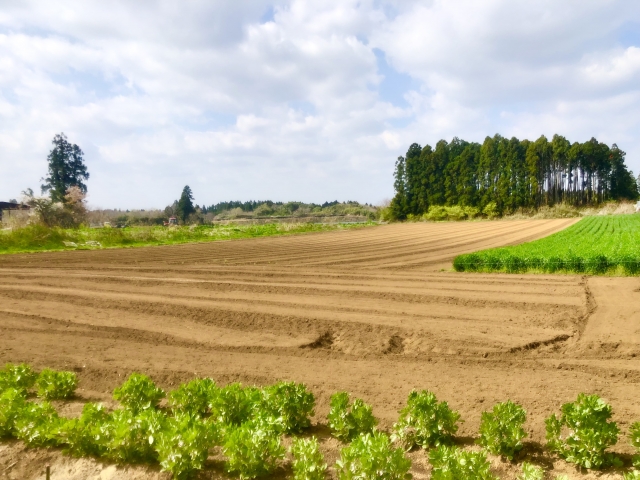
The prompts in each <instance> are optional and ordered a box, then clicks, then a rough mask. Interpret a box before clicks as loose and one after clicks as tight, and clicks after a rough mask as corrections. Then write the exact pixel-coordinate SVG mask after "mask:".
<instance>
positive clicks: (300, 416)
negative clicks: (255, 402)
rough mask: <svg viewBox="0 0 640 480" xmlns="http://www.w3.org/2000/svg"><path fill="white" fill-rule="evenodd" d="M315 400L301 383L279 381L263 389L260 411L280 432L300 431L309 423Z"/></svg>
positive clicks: (307, 426)
mask: <svg viewBox="0 0 640 480" xmlns="http://www.w3.org/2000/svg"><path fill="white" fill-rule="evenodd" d="M315 403H316V400H315V397H314V396H313V393H311V392H309V391H308V390H307V387H306V386H305V385H304V384H302V383H294V382H279V383H276V384H275V385H271V386H269V387H266V388H265V389H264V390H263V396H262V402H261V403H260V411H261V413H262V414H263V415H266V416H268V417H271V418H272V419H273V421H272V422H270V423H271V424H272V425H274V426H275V427H276V429H277V430H278V431H280V432H282V433H293V432H301V431H302V430H304V429H305V428H309V426H310V425H311V419H310V418H309V417H311V416H313V414H314V411H313V408H314V406H315Z"/></svg>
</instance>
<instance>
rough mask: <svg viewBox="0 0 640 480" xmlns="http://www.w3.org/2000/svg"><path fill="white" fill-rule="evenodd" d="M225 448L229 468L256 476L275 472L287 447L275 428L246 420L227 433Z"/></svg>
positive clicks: (228, 469)
mask: <svg viewBox="0 0 640 480" xmlns="http://www.w3.org/2000/svg"><path fill="white" fill-rule="evenodd" d="M225 437H226V438H225V441H224V445H223V452H224V454H225V456H226V457H227V465H226V467H227V471H228V472H229V473H236V474H238V475H239V476H240V478H241V479H248V478H256V477H261V476H264V475H268V474H270V473H271V472H273V471H274V470H275V469H276V468H277V466H278V464H279V462H281V461H282V460H283V459H284V454H285V449H284V447H283V446H282V445H281V444H280V437H279V436H278V435H277V434H275V433H274V432H273V431H270V430H265V429H260V428H255V427H254V426H253V425H250V424H244V425H242V426H240V427H237V428H230V429H228V430H227V432H226V434H225Z"/></svg>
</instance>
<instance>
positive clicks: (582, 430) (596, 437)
mask: <svg viewBox="0 0 640 480" xmlns="http://www.w3.org/2000/svg"><path fill="white" fill-rule="evenodd" d="M610 418H611V406H610V405H608V404H607V403H606V402H605V401H604V400H602V399H601V398H600V397H598V396H597V395H585V394H584V393H581V394H579V395H578V399H577V400H576V401H575V402H571V403H565V404H564V405H563V406H562V416H561V417H560V418H559V419H558V418H557V417H556V415H555V414H553V415H551V416H550V417H549V418H547V419H546V420H545V424H546V429H547V442H548V446H549V449H550V450H551V451H553V452H556V453H558V455H560V456H561V457H563V458H564V459H566V460H567V461H568V462H571V463H575V464H577V465H580V466H581V467H584V468H601V467H604V466H606V465H610V464H615V463H618V461H617V460H616V458H615V457H614V456H612V455H611V454H608V453H605V450H606V449H607V448H608V447H610V446H611V445H615V444H616V443H617V441H618V432H619V430H618V426H617V424H616V423H615V422H610V421H609V419H610ZM563 428H567V429H568V430H569V433H568V435H567V436H566V437H562V430H563Z"/></svg>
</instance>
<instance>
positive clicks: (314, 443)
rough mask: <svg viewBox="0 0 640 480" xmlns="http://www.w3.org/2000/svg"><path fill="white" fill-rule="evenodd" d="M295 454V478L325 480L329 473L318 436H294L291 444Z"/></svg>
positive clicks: (297, 479) (298, 479) (293, 467)
mask: <svg viewBox="0 0 640 480" xmlns="http://www.w3.org/2000/svg"><path fill="white" fill-rule="evenodd" d="M291 454H292V455H293V464H292V469H293V478H294V480H323V479H324V478H325V476H326V473H327V464H326V463H325V461H324V457H323V456H322V453H321V452H320V445H319V444H318V439H317V438H316V437H311V438H294V439H293V443H292V444H291Z"/></svg>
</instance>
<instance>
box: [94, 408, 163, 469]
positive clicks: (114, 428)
mask: <svg viewBox="0 0 640 480" xmlns="http://www.w3.org/2000/svg"><path fill="white" fill-rule="evenodd" d="M165 421H166V418H165V416H164V414H162V413H161V412H159V411H158V410H154V409H146V410H140V411H139V413H135V412H134V411H133V410H129V409H123V410H115V411H114V412H113V413H111V416H110V418H109V421H108V422H106V423H105V424H104V425H103V428H102V435H104V437H105V443H106V446H107V449H106V457H107V458H109V459H110V460H112V461H114V462H116V463H151V462H155V461H157V453H156V450H155V442H156V441H157V438H158V435H159V433H160V431H161V430H162V428H163V426H164V423H165Z"/></svg>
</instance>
